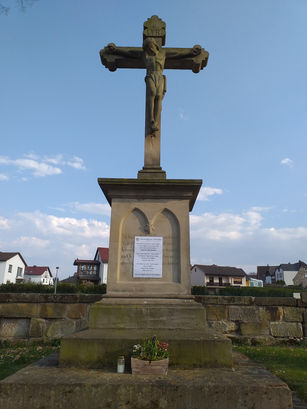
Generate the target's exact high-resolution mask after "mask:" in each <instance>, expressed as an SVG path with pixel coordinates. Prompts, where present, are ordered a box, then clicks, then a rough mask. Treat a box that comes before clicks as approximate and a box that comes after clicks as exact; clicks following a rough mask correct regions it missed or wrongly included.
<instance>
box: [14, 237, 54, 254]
mask: <svg viewBox="0 0 307 409" xmlns="http://www.w3.org/2000/svg"><path fill="white" fill-rule="evenodd" d="M12 245H13V246H15V247H23V248H24V249H27V250H28V251H29V250H30V249H33V248H35V249H36V250H38V249H44V248H46V247H47V246H49V245H50V241H49V240H44V239H40V238H39V237H33V236H21V237H18V238H17V239H16V240H14V241H13V242H12ZM36 250H35V251H36Z"/></svg>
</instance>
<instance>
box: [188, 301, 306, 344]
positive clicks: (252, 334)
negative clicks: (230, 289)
mask: <svg viewBox="0 0 307 409" xmlns="http://www.w3.org/2000/svg"><path fill="white" fill-rule="evenodd" d="M195 299H196V301H197V302H199V303H201V304H203V306H204V307H205V309H206V317H207V322H208V325H209V327H211V328H214V329H215V330H217V331H219V332H222V333H224V334H226V335H227V336H229V337H230V338H233V339H240V340H242V341H244V340H245V341H248V342H249V341H252V342H257V341H259V342H267V343H272V342H274V341H275V340H285V339H302V338H304V337H305V338H307V293H303V294H302V298H301V299H295V298H288V297H223V296H210V295H209V296H201V295H198V296H195Z"/></svg>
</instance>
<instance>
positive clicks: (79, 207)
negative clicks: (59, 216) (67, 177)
mask: <svg viewBox="0 0 307 409" xmlns="http://www.w3.org/2000/svg"><path fill="white" fill-rule="evenodd" d="M68 207H70V208H72V209H73V210H76V211H78V212H85V213H91V214H100V215H103V216H110V214H111V207H110V205H109V204H107V203H94V202H89V203H79V202H72V203H68Z"/></svg>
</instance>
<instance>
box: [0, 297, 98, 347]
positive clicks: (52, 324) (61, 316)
mask: <svg viewBox="0 0 307 409" xmlns="http://www.w3.org/2000/svg"><path fill="white" fill-rule="evenodd" d="M101 297H102V296H101V295H91V294H58V295H53V294H12V293H10V294H1V293H0V341H1V340H14V339H20V340H24V339H37V340H40V339H44V340H48V339H55V338H60V337H62V336H64V335H68V334H72V333H74V332H76V331H79V330H81V329H84V328H87V326H88V312H89V308H90V306H91V304H93V303H94V302H96V301H98V300H100V299H101Z"/></svg>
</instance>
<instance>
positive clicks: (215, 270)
mask: <svg viewBox="0 0 307 409" xmlns="http://www.w3.org/2000/svg"><path fill="white" fill-rule="evenodd" d="M191 284H192V285H202V286H203V285H204V286H207V287H226V286H232V287H245V286H246V273H245V272H244V271H243V270H242V268H236V267H224V266H217V265H215V264H213V265H212V266H207V265H200V264H195V265H194V266H192V268H191Z"/></svg>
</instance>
